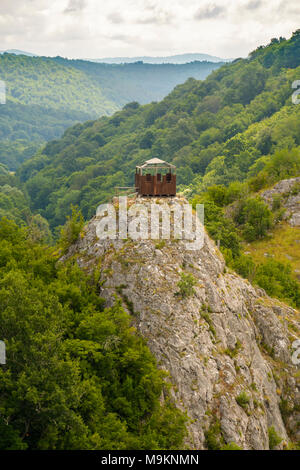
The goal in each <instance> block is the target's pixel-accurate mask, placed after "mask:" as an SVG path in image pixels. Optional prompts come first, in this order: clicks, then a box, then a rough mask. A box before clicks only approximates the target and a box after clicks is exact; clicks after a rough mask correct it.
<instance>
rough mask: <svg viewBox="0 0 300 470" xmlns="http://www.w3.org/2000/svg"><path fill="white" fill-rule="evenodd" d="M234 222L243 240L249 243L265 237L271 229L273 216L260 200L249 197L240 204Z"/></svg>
mask: <svg viewBox="0 0 300 470" xmlns="http://www.w3.org/2000/svg"><path fill="white" fill-rule="evenodd" d="M235 220H236V222H237V223H238V225H240V226H241V228H242V234H243V237H244V238H245V240H246V241H248V242H251V241H254V240H256V239H257V238H263V237H264V236H265V235H266V233H267V231H268V230H269V229H270V228H271V227H272V222H273V216H272V212H271V211H270V209H269V208H268V206H267V205H266V204H265V203H264V201H263V200H262V199H260V198H259V197H255V198H254V197H251V198H248V199H246V200H245V201H243V202H242V203H241V204H240V207H239V210H238V213H237V215H236V216H235Z"/></svg>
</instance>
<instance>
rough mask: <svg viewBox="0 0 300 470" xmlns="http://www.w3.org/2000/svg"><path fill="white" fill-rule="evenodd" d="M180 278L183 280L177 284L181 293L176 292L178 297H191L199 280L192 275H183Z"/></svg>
mask: <svg viewBox="0 0 300 470" xmlns="http://www.w3.org/2000/svg"><path fill="white" fill-rule="evenodd" d="M180 276H181V280H180V281H179V282H178V284H177V285H178V287H179V292H176V295H179V296H180V297H182V298H185V297H190V296H191V295H193V294H194V293H195V290H194V286H195V285H196V284H197V280H196V279H195V278H194V276H193V275H192V274H190V273H188V274H185V273H181V275H180Z"/></svg>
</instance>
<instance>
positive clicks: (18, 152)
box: [0, 53, 222, 170]
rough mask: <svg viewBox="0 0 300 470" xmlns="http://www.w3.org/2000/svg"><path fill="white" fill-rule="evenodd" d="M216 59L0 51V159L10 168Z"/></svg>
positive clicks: (156, 95)
mask: <svg viewBox="0 0 300 470" xmlns="http://www.w3.org/2000/svg"><path fill="white" fill-rule="evenodd" d="M221 65H222V63H221V62H218V63H216V62H192V63H189V64H178V65H174V64H143V63H142V62H138V63H133V64H122V65H116V64H98V63H93V62H89V61H84V60H68V59H64V58H62V57H33V56H25V55H20V54H15V53H14V54H1V55H0V80H4V81H5V82H6V90H7V101H6V105H5V106H4V105H1V106H0V163H4V164H5V165H7V166H8V168H9V169H10V170H15V169H16V168H17V166H18V165H19V164H20V162H22V161H24V160H25V159H27V158H28V157H30V156H31V155H33V153H35V150H36V149H37V147H38V146H39V145H40V144H41V143H43V142H45V141H47V140H51V139H54V138H57V137H60V136H61V135H62V134H63V132H64V130H65V129H67V128H68V127H70V126H71V125H73V124H75V123H78V122H83V121H87V120H89V119H96V118H99V117H100V116H103V115H110V114H112V113H113V112H115V111H117V110H118V109H120V108H121V107H123V106H124V105H125V104H126V103H129V102H130V101H138V102H139V103H141V104H145V103H150V102H152V101H158V100H161V99H162V98H164V97H165V96H166V95H167V94H168V93H170V92H171V90H172V89H173V88H174V87H175V86H176V85H178V84H180V83H183V82H184V81H185V80H186V79H187V78H189V77H194V78H197V79H204V78H206V77H207V75H209V73H210V72H211V71H212V70H215V69H216V68H218V67H220V66H221ZM12 142H14V145H12Z"/></svg>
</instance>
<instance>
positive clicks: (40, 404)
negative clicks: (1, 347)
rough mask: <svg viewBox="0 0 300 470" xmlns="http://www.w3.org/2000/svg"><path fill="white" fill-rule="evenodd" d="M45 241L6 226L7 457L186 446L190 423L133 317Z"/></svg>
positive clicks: (2, 373)
mask: <svg viewBox="0 0 300 470" xmlns="http://www.w3.org/2000/svg"><path fill="white" fill-rule="evenodd" d="M79 230H80V228H79ZM36 233H37V232H34V231H32V229H31V228H27V229H24V228H23V229H20V228H18V227H17V226H16V225H15V224H14V223H13V222H10V221H8V220H5V219H2V220H1V221H0V338H1V339H4V340H5V342H6V347H7V356H8V364H7V366H5V367H3V366H1V368H0V382H1V390H0V404H1V414H0V450H3V449H10V450H16V449H19V450H20V449H40V450H41V449H48V450H50V449H58V450H61V449H69V450H72V449H90V450H92V449H119V450H121V449H174V448H181V447H182V445H183V438H184V436H185V421H186V419H185V416H184V414H183V413H181V412H180V411H179V410H178V409H177V408H175V406H174V404H172V403H171V402H170V400H169V398H168V397H169V393H168V391H167V389H166V386H165V384H164V376H165V374H164V373H163V372H162V371H159V370H158V369H157V365H156V361H155V359H154V357H153V356H152V355H151V353H150V351H149V349H148V348H147V346H146V344H145V341H144V340H143V339H142V338H141V337H139V336H137V335H135V334H134V328H132V326H131V319H130V316H129V315H128V314H127V313H125V311H124V310H123V309H122V308H121V306H120V304H119V303H118V302H117V303H116V304H115V306H114V307H113V308H110V309H105V308H104V300H102V299H101V298H100V297H99V292H98V290H97V285H96V282H97V279H96V277H95V278H92V277H90V278H89V277H88V276H86V275H85V274H84V273H83V272H82V271H81V270H80V269H79V268H78V266H77V264H76V263H74V262H72V261H70V262H68V263H64V264H62V263H58V262H57V261H58V258H59V252H58V251H56V250H55V249H54V248H49V247H47V246H46V245H44V244H43V243H42V240H41V239H40V240H37V239H36V237H35V235H36ZM38 233H39V234H40V235H42V234H43V233H45V232H43V230H39V232H38ZM163 390H164V396H165V397H166V400H165V401H164V403H161V401H160V399H161V394H162V392H163Z"/></svg>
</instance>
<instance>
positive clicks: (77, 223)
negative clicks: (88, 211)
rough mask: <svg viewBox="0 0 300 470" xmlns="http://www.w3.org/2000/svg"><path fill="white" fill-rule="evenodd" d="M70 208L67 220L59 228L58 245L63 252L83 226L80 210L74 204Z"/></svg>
mask: <svg viewBox="0 0 300 470" xmlns="http://www.w3.org/2000/svg"><path fill="white" fill-rule="evenodd" d="M71 208H72V215H71V216H68V218H67V222H66V223H65V225H64V226H63V228H62V229H61V234H60V240H59V247H60V248H61V250H62V252H63V253H66V252H67V251H68V248H69V247H70V246H71V245H72V244H73V243H75V242H76V240H77V238H78V237H79V234H80V232H81V230H82V228H83V226H84V219H83V216H82V214H81V211H80V210H79V209H78V208H77V207H74V206H71Z"/></svg>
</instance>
